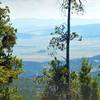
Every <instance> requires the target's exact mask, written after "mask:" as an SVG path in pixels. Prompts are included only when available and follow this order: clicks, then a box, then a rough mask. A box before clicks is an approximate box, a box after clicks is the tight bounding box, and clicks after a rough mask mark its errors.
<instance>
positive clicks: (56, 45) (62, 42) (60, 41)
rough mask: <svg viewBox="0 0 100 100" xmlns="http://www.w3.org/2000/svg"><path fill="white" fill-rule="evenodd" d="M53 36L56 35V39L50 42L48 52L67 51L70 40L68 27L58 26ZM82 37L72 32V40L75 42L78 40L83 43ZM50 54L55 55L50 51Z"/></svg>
mask: <svg viewBox="0 0 100 100" xmlns="http://www.w3.org/2000/svg"><path fill="white" fill-rule="evenodd" d="M51 35H54V37H53V38H52V39H51V40H50V42H49V47H48V50H51V48H52V49H54V50H57V49H59V50H61V51H63V50H65V49H66V45H67V44H66V40H67V39H68V32H67V28H66V25H64V24H62V25H60V26H59V27H58V26H56V27H55V29H54V32H53V33H51ZM81 38H82V37H79V35H78V34H77V33H75V32H72V33H71V34H70V40H74V39H77V40H78V41H81V40H82V39H81ZM50 54H53V53H52V52H51V51H50Z"/></svg>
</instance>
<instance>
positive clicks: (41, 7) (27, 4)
mask: <svg viewBox="0 0 100 100" xmlns="http://www.w3.org/2000/svg"><path fill="white" fill-rule="evenodd" d="M83 1H85V0H83ZM1 2H2V3H3V4H5V5H8V6H9V8H10V10H11V18H13V19H16V18H43V19H45V18H46V19H50V18H53V19H55V18H57V19H58V18H62V14H61V11H60V9H59V7H60V5H59V3H57V0H1ZM85 10H86V13H85V14H84V16H76V15H74V18H81V17H82V18H87V19H90V18H91V19H100V13H99V11H100V0H87V3H85Z"/></svg>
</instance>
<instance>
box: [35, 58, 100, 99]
mask: <svg viewBox="0 0 100 100" xmlns="http://www.w3.org/2000/svg"><path fill="white" fill-rule="evenodd" d="M49 65H50V68H49V69H44V71H43V76H40V77H37V78H34V79H36V80H34V81H37V83H39V85H40V86H41V87H42V88H41V92H40V93H39V97H40V100H51V99H52V100H66V99H67V96H68V95H70V96H71V100H99V97H100V87H99V86H100V84H99V82H100V81H98V77H97V78H94V77H92V75H91V70H92V65H91V64H89V61H88V59H86V58H83V59H82V64H81V70H80V72H75V71H74V72H71V73H70V94H69V91H67V88H68V80H67V79H68V78H67V73H68V70H67V67H66V66H64V65H63V63H61V62H60V61H59V60H58V59H57V58H55V59H54V60H52V61H51V62H50V63H49Z"/></svg>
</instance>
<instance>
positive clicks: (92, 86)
mask: <svg viewBox="0 0 100 100" xmlns="http://www.w3.org/2000/svg"><path fill="white" fill-rule="evenodd" d="M91 70H92V65H91V64H89V61H88V59H86V58H83V60H82V64H81V71H80V73H79V81H80V92H81V95H82V100H99V96H98V93H99V91H98V89H99V85H98V81H96V79H94V78H93V77H92V76H91Z"/></svg>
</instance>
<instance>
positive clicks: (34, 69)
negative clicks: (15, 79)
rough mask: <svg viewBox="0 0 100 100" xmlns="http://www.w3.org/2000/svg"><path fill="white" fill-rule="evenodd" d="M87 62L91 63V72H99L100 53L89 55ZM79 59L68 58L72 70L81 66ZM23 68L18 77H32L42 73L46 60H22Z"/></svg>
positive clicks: (76, 69) (77, 69)
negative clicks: (22, 72)
mask: <svg viewBox="0 0 100 100" xmlns="http://www.w3.org/2000/svg"><path fill="white" fill-rule="evenodd" d="M88 59H89V62H90V63H91V64H92V65H93V70H92V72H93V73H95V74H96V73H100V70H98V66H99V65H100V55H98V56H94V57H90V58H88ZM81 60H82V59H72V60H70V66H71V70H73V71H79V70H80V66H81ZM23 64H24V66H23V69H24V70H25V73H24V74H22V75H21V76H20V77H24V78H26V77H32V76H36V75H39V74H40V73H42V70H43V68H45V67H46V66H47V64H48V62H42V63H41V62H34V61H24V62H23Z"/></svg>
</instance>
